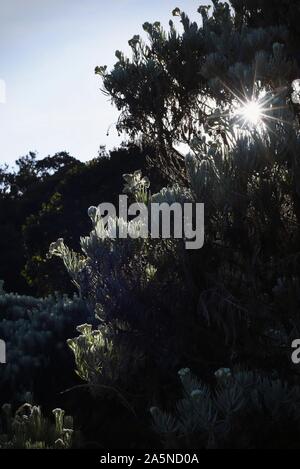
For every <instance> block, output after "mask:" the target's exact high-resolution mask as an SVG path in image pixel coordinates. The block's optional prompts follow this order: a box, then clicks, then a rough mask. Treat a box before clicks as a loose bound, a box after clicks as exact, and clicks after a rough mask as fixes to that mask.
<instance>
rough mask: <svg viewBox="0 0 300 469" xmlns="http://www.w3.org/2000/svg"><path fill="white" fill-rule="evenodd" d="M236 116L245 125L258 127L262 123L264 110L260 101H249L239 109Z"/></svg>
mask: <svg viewBox="0 0 300 469" xmlns="http://www.w3.org/2000/svg"><path fill="white" fill-rule="evenodd" d="M236 115H237V116H239V117H241V118H242V119H243V120H244V122H245V123H248V124H251V125H258V124H259V123H260V122H261V121H262V118H263V110H262V107H261V105H260V104H259V102H258V101H248V102H246V103H245V104H243V105H242V106H241V107H239V108H238V109H237V111H236Z"/></svg>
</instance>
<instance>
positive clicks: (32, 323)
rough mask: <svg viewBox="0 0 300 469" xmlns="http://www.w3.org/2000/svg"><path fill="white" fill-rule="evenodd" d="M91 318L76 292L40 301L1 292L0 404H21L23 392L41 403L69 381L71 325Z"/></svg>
mask: <svg viewBox="0 0 300 469" xmlns="http://www.w3.org/2000/svg"><path fill="white" fill-rule="evenodd" d="M86 320H91V318H90V314H89V311H88V309H87V307H86V305H85V303H84V302H83V301H82V300H81V299H80V298H79V297H78V296H76V295H74V297H73V298H68V297H67V296H61V295H57V296H52V297H48V298H44V299H38V298H33V297H29V296H21V295H17V294H12V293H10V294H7V293H3V294H1V295H0V338H1V339H2V340H4V341H5V343H6V355H7V356H6V364H5V365H4V366H1V367H0V394H1V400H2V403H4V402H6V401H8V400H9V401H10V402H12V400H13V401H14V402H16V403H18V402H21V401H22V400H23V399H24V396H25V394H26V393H27V392H31V393H33V395H34V398H35V399H39V400H40V399H42V400H43V401H44V400H46V401H47V403H48V400H49V399H50V400H51V399H52V398H54V396H55V394H56V393H58V392H61V391H63V390H64V388H65V387H68V386H69V385H70V384H73V383H74V378H73V373H72V356H71V354H70V352H69V349H68V346H67V344H66V340H67V339H68V338H69V337H70V336H72V335H74V334H76V327H77V326H78V325H79V324H81V323H82V322H83V321H86Z"/></svg>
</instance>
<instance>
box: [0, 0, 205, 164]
mask: <svg viewBox="0 0 300 469" xmlns="http://www.w3.org/2000/svg"><path fill="white" fill-rule="evenodd" d="M200 3H205V4H207V3H210V2H209V1H204V2H201V1H200V0H198V1H197V0H161V1H159V0H110V1H106V0H0V80H1V79H2V80H5V83H6V99H7V100H6V104H1V99H0V163H4V162H6V163H10V164H11V163H13V162H14V161H15V160H16V159H17V158H18V157H19V156H22V155H25V154H27V153H28V152H29V151H37V152H38V154H39V157H44V156H47V155H48V154H54V153H55V152H58V151H62V150H66V151H69V152H70V153H71V154H72V155H73V156H75V157H78V158H80V159H81V160H87V159H90V158H92V157H94V156H96V155H97V152H98V148H99V145H107V147H108V148H111V147H113V146H114V145H117V144H118V142H120V139H119V138H118V136H117V134H116V132H115V130H114V128H113V127H112V128H111V131H110V135H109V136H108V137H107V135H106V133H107V129H108V127H109V126H110V125H111V124H113V123H115V122H116V119H117V115H118V114H117V111H116V110H115V109H114V108H113V107H112V106H111V104H110V102H109V100H108V98H107V97H105V96H103V95H102V94H101V92H100V86H101V81H100V79H99V77H96V76H95V75H94V68H95V66H96V65H108V66H109V67H110V66H112V65H113V64H114V63H115V61H116V59H115V56H114V52H115V50H116V49H119V50H123V51H125V52H126V51H128V46H127V41H128V39H130V38H131V37H132V36H133V35H134V34H141V33H142V24H143V23H144V22H145V21H149V22H152V21H157V20H158V21H161V22H162V23H163V24H164V25H166V26H167V24H168V21H169V19H170V18H171V11H172V9H173V8H175V7H179V8H182V9H183V10H184V11H186V12H187V13H188V14H190V16H191V17H193V18H196V19H198V18H199V19H200V16H199V15H198V14H197V8H198V6H199V5H200ZM175 20H176V21H177V22H178V25H180V24H179V21H178V19H175ZM0 83H1V81H0Z"/></svg>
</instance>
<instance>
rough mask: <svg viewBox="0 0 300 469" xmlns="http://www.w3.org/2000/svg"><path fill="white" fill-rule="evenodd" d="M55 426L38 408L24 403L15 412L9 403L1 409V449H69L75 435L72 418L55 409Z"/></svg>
mask: <svg viewBox="0 0 300 469" xmlns="http://www.w3.org/2000/svg"><path fill="white" fill-rule="evenodd" d="M53 415H54V417H55V423H54V424H53V423H52V422H51V421H50V419H48V418H45V417H44V416H43V414H42V411H41V408H40V407H39V406H35V405H31V404H29V403H26V404H23V405H22V406H21V407H19V408H18V409H17V411H16V412H15V414H14V415H13V413H12V408H11V405H10V404H4V405H3V406H2V419H1V420H0V429H1V430H2V431H5V433H0V449H69V448H71V447H72V445H73V440H75V439H76V438H78V437H77V435H76V433H75V434H74V426H73V418H72V417H70V416H65V412H64V410H62V409H54V410H53Z"/></svg>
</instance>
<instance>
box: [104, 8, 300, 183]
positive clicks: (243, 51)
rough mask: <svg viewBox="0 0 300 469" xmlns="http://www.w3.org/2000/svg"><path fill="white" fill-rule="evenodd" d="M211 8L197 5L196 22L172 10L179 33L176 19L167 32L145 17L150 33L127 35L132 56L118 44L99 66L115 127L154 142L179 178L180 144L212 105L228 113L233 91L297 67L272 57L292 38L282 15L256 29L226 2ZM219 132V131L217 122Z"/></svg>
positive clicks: (162, 164)
mask: <svg viewBox="0 0 300 469" xmlns="http://www.w3.org/2000/svg"><path fill="white" fill-rule="evenodd" d="M235 3H236V4H238V3H239V6H240V5H241V4H242V6H244V5H245V3H244V2H235ZM248 3H249V2H248ZM256 8H257V10H259V7H258V6H256ZM245 10H246V6H245ZM208 11H209V7H205V6H200V7H199V9H198V12H199V13H200V15H201V16H202V24H201V25H200V26H198V24H197V23H196V22H191V21H190V20H189V18H188V17H187V16H186V14H185V13H183V12H181V11H180V9H178V8H177V9H175V10H174V12H173V15H174V16H176V17H177V16H179V18H180V21H181V24H182V28H183V32H182V33H179V32H178V30H177V29H176V27H175V23H174V21H170V23H169V31H165V30H164V29H163V27H162V26H161V24H160V23H159V22H155V23H153V24H150V23H145V24H144V25H143V29H144V31H145V32H146V33H147V36H148V40H147V41H146V42H145V41H144V40H143V39H142V38H141V37H140V36H139V35H135V36H134V37H133V38H132V39H131V40H130V41H129V46H130V48H131V51H132V57H131V58H127V57H126V56H125V55H124V54H123V53H122V52H120V51H117V52H116V57H117V59H118V61H117V63H116V64H115V66H114V68H113V69H112V70H111V71H108V70H107V67H97V68H96V73H97V74H99V75H100V76H101V78H102V80H103V88H104V92H105V93H106V94H107V95H108V96H109V97H110V98H111V100H112V102H113V103H114V104H115V105H116V107H117V109H118V110H119V111H120V117H119V121H118V129H119V131H125V132H127V133H129V135H130V136H131V137H132V138H142V139H144V140H146V141H151V142H152V144H153V142H154V143H155V144H156V146H157V149H158V151H157V152H156V154H155V164H157V165H158V166H159V168H160V170H161V171H162V173H164V174H167V176H168V178H169V179H170V178H171V179H173V181H174V180H176V181H177V182H180V181H182V180H184V177H183V176H184V174H183V169H184V161H183V155H182V154H181V152H179V151H178V148H179V147H178V144H186V145H188V146H190V144H191V141H192V140H193V139H194V138H195V137H197V136H198V133H199V131H201V126H202V125H205V126H207V125H209V122H210V121H211V120H213V114H214V109H215V108H216V107H218V109H219V110H220V111H221V112H227V111H228V108H230V106H231V105H232V103H233V101H234V99H235V97H236V96H238V97H242V96H246V97H249V98H250V97H251V96H252V94H253V84H254V83H255V81H256V80H260V81H261V83H262V85H263V86H267V87H269V86H272V87H273V88H276V87H278V86H279V87H281V86H283V82H284V80H289V81H290V82H291V80H292V79H293V78H295V77H296V73H298V71H299V69H298V67H297V65H296V64H295V62H294V60H293V58H292V57H289V59H285V58H284V59H283V57H282V56H281V55H280V54H278V53H277V52H275V51H274V56H272V48H273V45H274V44H275V43H278V44H281V45H286V44H288V43H289V34H288V28H287V23H286V22H285V21H283V22H282V23H280V24H279V25H278V24H277V21H276V23H273V22H271V25H270V23H268V24H266V22H265V23H264V25H263V26H264V27H257V28H255V29H254V28H252V27H250V26H248V24H247V22H246V21H245V19H244V20H243V18H242V19H240V22H241V21H242V26H241V24H239V25H236V22H235V18H234V16H233V15H232V14H231V11H230V7H229V5H228V4H227V3H222V2H219V1H218V0H215V1H213V11H212V14H211V15H209V13H208ZM247 11H248V10H247ZM281 11H282V12H283V11H284V8H282V9H281ZM291 11H293V9H291ZM251 15H253V10H251V7H250V16H251ZM218 134H219V135H220V136H221V137H222V138H224V136H223V129H222V127H219V129H218Z"/></svg>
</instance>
